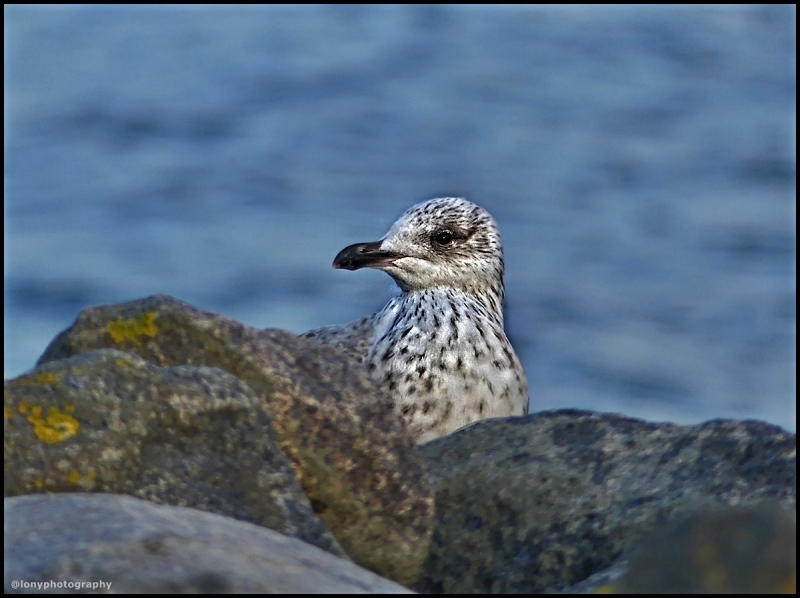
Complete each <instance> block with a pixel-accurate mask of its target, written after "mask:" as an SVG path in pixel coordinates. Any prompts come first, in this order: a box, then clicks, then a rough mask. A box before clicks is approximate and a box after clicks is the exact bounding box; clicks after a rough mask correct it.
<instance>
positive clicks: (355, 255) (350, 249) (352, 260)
mask: <svg viewBox="0 0 800 598" xmlns="http://www.w3.org/2000/svg"><path fill="white" fill-rule="evenodd" d="M399 257H401V256H400V255H398V254H396V253H392V252H391V251H381V242H380V241H373V242H372V243H356V244H355V245H348V246H347V247H345V248H344V249H342V250H341V251H340V252H339V253H338V255H337V256H336V257H335V258H334V260H333V267H334V268H335V269H337V270H359V269H360V268H382V267H384V266H390V265H391V264H392V262H393V260H396V259H397V258H399Z"/></svg>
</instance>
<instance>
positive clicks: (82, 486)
mask: <svg viewBox="0 0 800 598" xmlns="http://www.w3.org/2000/svg"><path fill="white" fill-rule="evenodd" d="M4 401H5V408H6V425H5V434H4V436H5V451H4V455H3V457H4V469H5V480H4V482H5V483H4V494H5V496H16V495H20V494H30V493H35V492H75V491H85V492H113V493H119V494H129V495H131V496H136V497H138V498H143V499H147V500H151V501H154V502H157V503H161V504H168V505H179V506H186V507H193V508H196V509H200V510H203V511H208V512H211V513H218V514H220V515H228V516H230V517H234V518H236V519H240V520H242V521H248V522H251V523H256V524H258V525H263V526H265V527H269V528H271V529H274V530H276V531H279V532H281V533H283V534H285V535H287V536H293V537H296V538H299V539H300V540H303V541H305V542H308V543H310V544H314V545H315V546H319V547H320V548H323V549H325V550H328V551H329V552H332V553H333V554H336V555H339V556H344V552H343V551H342V549H341V547H340V546H339V544H338V542H337V541H336V540H335V539H334V538H333V536H332V535H331V533H330V532H329V531H328V529H327V528H326V527H325V526H324V525H323V524H322V522H321V521H320V520H319V519H318V518H317V517H316V516H315V515H314V512H313V511H312V509H311V505H310V503H309V501H308V498H307V497H306V495H305V494H304V493H303V489H302V488H301V487H300V484H299V483H298V481H297V478H296V477H295V475H294V470H293V469H292V467H291V465H290V464H289V461H288V460H287V459H286V456H285V455H284V454H283V452H282V451H281V449H280V446H279V444H278V439H277V437H276V436H275V432H274V431H273V429H272V425H271V424H270V418H269V415H268V413H267V410H266V408H265V407H264V404H263V401H261V400H260V399H259V398H258V397H257V396H256V395H255V394H254V393H253V391H252V390H251V389H250V387H249V386H247V385H246V384H244V383H243V382H242V381H241V380H239V379H238V378H236V377H235V376H232V375H230V374H228V373H227V372H223V371H222V370H218V369H215V368H202V367H191V366H178V367H167V368H161V367H157V366H154V365H152V364H151V363H148V362H147V361H145V360H144V359H141V358H140V357H137V356H135V355H132V354H130V353H123V352H122V351H114V350H110V349H105V350H101V351H92V352H89V353H84V354H83V355H79V356H77V357H72V358H69V359H61V360H58V361H54V362H51V363H48V364H45V365H42V366H40V367H39V368H37V369H36V370H34V371H32V372H30V373H28V374H26V375H24V376H20V377H18V378H16V379H13V380H10V381H8V382H6V384H5V393H4Z"/></svg>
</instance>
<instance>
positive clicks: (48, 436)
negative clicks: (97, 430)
mask: <svg viewBox="0 0 800 598" xmlns="http://www.w3.org/2000/svg"><path fill="white" fill-rule="evenodd" d="M28 422H30V423H31V424H32V425H33V433H34V434H36V437H37V438H38V439H39V440H41V441H43V442H46V443H47V444H58V443H59V442H64V441H65V440H66V439H67V438H70V437H72V436H75V434H77V433H78V430H79V429H80V427H81V425H80V424H79V423H78V420H76V419H75V418H74V417H72V416H71V415H69V414H68V413H61V411H59V410H58V408H57V407H50V409H48V410H47V417H46V418H42V408H41V407H33V408H31V415H29V416H28Z"/></svg>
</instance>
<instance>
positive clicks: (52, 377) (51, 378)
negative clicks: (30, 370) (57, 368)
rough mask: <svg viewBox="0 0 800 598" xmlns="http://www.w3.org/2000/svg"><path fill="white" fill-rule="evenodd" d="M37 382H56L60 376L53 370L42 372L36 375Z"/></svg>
mask: <svg viewBox="0 0 800 598" xmlns="http://www.w3.org/2000/svg"><path fill="white" fill-rule="evenodd" d="M35 381H36V383H37V384H55V383H56V382H58V376H57V375H56V374H54V373H52V372H47V373H42V374H39V375H38V376H36V379H35Z"/></svg>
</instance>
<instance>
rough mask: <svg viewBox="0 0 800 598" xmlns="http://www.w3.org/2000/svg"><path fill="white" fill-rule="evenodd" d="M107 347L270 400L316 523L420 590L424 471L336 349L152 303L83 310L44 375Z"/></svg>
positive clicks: (51, 352)
mask: <svg viewBox="0 0 800 598" xmlns="http://www.w3.org/2000/svg"><path fill="white" fill-rule="evenodd" d="M102 348H113V349H120V350H123V351H126V352H129V353H134V354H136V355H139V356H140V357H142V358H143V359H145V360H147V361H149V362H151V363H153V364H155V365H158V366H162V367H167V366H175V365H193V366H205V367H213V368H219V369H221V370H224V371H226V372H228V373H230V374H232V375H234V376H236V377H237V378H239V379H240V380H241V381H242V382H244V383H245V384H246V385H247V386H249V387H250V388H251V389H252V390H253V392H254V393H255V395H256V396H257V397H259V399H261V400H262V401H263V404H264V406H265V407H266V410H267V412H268V413H269V415H270V417H271V420H272V425H273V426H274V429H275V432H276V434H277V437H278V440H279V443H280V446H281V448H282V450H283V452H284V453H285V454H286V455H287V457H288V458H289V462H290V463H291V465H292V467H293V469H294V471H295V473H296V475H297V477H298V479H299V481H300V483H301V485H302V487H303V490H304V491H305V493H306V495H307V496H308V498H309V500H310V501H311V505H312V507H313V509H314V512H315V513H316V514H317V516H318V517H319V518H320V519H321V520H322V521H323V522H324V523H325V525H327V527H328V528H329V529H330V530H331V532H332V533H333V535H334V536H335V537H336V539H337V540H338V541H339V542H340V544H341V545H342V547H343V548H344V549H345V551H346V552H347V554H348V555H349V556H350V557H352V558H353V559H354V560H355V561H356V562H358V563H359V564H361V565H363V566H365V567H367V568H369V569H372V570H373V571H376V572H379V573H380V574H381V575H384V576H386V577H389V578H391V579H394V580H397V581H400V582H401V583H405V584H410V583H413V581H414V580H415V579H416V577H417V575H418V571H419V568H420V566H421V564H422V563H423V562H424V559H425V557H426V555H427V550H428V544H429V539H430V534H431V530H432V521H433V497H432V491H431V489H430V483H429V480H428V477H427V473H426V470H425V465H424V462H423V461H422V458H421V456H420V454H419V451H418V448H417V447H416V445H415V444H414V442H413V440H412V439H411V438H410V437H409V435H408V433H407V431H406V430H405V428H404V426H403V424H402V422H401V421H400V419H399V417H398V416H397V415H395V414H394V413H393V411H392V408H391V402H390V400H389V398H388V397H387V396H386V395H384V394H383V393H382V392H381V391H380V390H378V389H377V388H376V387H375V386H374V384H372V383H371V382H370V381H369V380H368V379H367V377H366V375H365V374H364V372H362V371H361V368H360V367H358V366H357V365H355V364H353V363H351V362H350V361H349V360H348V359H347V358H346V357H345V356H343V355H342V354H341V353H339V352H338V351H337V350H335V349H332V348H329V347H325V346H322V345H320V344H318V343H315V342H314V341H311V340H307V339H301V338H298V337H297V336H295V335H293V334H290V333H288V332H283V331H279V330H267V331H261V330H256V329H253V328H248V327H246V326H244V325H242V324H239V323H238V322H234V321H232V320H229V319H227V318H223V317H221V316H218V315H215V314H211V313H207V312H203V311H200V310H197V309H195V308H193V307H191V306H189V305H186V304H185V303H181V302H179V301H177V300H175V299H172V298H170V297H164V296H156V297H150V298H147V299H142V300H139V301H133V302H131V303H126V304H119V305H109V306H100V307H95V308H90V309H87V310H84V311H83V312H82V313H81V314H80V315H79V317H78V319H77V320H76V321H75V323H74V324H73V325H72V326H71V327H70V328H69V329H67V330H65V331H64V332H62V333H61V334H60V335H58V337H56V339H54V340H53V342H52V343H51V344H50V346H49V347H48V348H47V350H46V351H45V353H44V355H42V357H41V358H40V360H39V364H44V363H47V362H50V361H54V360H58V359H63V358H66V357H71V356H74V355H78V354H81V353H86V352H88V351H93V350H97V349H102ZM75 418H76V419H77V420H79V421H80V414H76V415H75Z"/></svg>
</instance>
